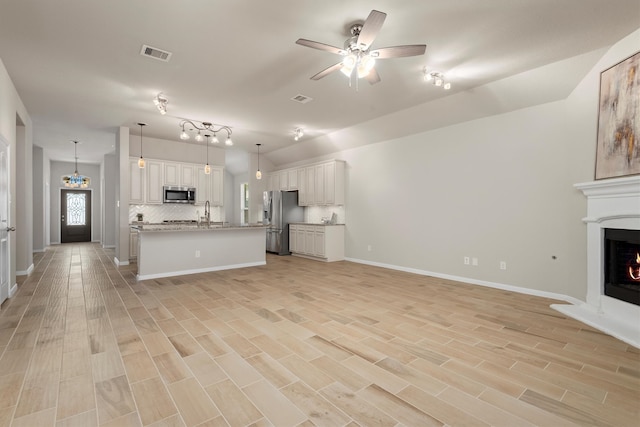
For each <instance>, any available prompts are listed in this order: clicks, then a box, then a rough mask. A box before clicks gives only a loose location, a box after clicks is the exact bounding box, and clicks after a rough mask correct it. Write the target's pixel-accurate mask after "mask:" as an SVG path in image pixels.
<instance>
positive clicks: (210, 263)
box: [132, 224, 266, 280]
mask: <svg viewBox="0 0 640 427" xmlns="http://www.w3.org/2000/svg"><path fill="white" fill-rule="evenodd" d="M132 228H133V229H136V230H137V232H138V275H137V280H147V279H156V278H160V277H171V276H180V275H184V274H194V273H203V272H207V271H217V270H229V269H232V268H244V267H254V266H258V265H265V264H266V233H265V228H264V227H263V226H262V225H261V224H260V225H242V226H234V225H215V226H214V225H210V226H204V227H201V226H196V225H162V224H148V225H146V224H145V225H141V226H135V227H132Z"/></svg>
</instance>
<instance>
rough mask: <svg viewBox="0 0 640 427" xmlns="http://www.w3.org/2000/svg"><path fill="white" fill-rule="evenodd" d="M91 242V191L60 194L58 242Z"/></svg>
mask: <svg viewBox="0 0 640 427" xmlns="http://www.w3.org/2000/svg"><path fill="white" fill-rule="evenodd" d="M90 241H91V190H62V191H61V192H60V242H61V243H77V242H90Z"/></svg>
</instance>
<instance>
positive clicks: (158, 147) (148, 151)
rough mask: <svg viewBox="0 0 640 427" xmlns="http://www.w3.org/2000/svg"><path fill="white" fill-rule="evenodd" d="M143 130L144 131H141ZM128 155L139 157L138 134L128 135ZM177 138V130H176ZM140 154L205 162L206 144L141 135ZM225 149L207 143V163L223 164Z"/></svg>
mask: <svg viewBox="0 0 640 427" xmlns="http://www.w3.org/2000/svg"><path fill="white" fill-rule="evenodd" d="M143 132H144V131H143ZM129 139H130V145H129V156H132V157H140V135H131V134H130V135H129ZM176 139H177V132H176ZM142 144H143V145H142V154H143V156H144V158H145V159H147V158H148V159H159V160H172V161H176V162H185V163H202V164H203V165H204V164H205V163H206V162H205V161H203V160H204V159H206V145H205V143H204V142H200V143H194V142H193V141H192V142H184V141H180V140H177V141H169V140H166V139H157V138H148V137H146V136H144V134H143V135H142ZM224 153H225V150H224V149H223V148H217V147H216V146H214V145H213V144H209V164H210V165H212V166H224V158H225V155H224Z"/></svg>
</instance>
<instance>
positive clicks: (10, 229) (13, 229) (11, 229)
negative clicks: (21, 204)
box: [7, 227, 16, 231]
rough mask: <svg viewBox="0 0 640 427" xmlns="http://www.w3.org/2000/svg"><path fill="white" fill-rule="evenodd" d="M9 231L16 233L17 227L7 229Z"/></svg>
mask: <svg viewBox="0 0 640 427" xmlns="http://www.w3.org/2000/svg"><path fill="white" fill-rule="evenodd" d="M7 231H16V228H15V227H7Z"/></svg>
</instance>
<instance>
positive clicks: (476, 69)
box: [0, 0, 640, 163]
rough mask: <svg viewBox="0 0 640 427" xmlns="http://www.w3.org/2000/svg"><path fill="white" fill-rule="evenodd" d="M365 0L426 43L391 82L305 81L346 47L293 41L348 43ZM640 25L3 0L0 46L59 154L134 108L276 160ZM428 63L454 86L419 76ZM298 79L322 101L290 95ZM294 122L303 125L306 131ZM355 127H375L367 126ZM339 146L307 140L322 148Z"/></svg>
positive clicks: (599, 18)
mask: <svg viewBox="0 0 640 427" xmlns="http://www.w3.org/2000/svg"><path fill="white" fill-rule="evenodd" d="M371 9H377V10H380V11H382V12H385V13H387V15H388V16H387V19H386V21H385V23H384V25H383V27H382V30H381V31H380V33H379V35H378V37H377V39H376V40H375V41H374V43H373V45H372V46H373V48H380V47H386V46H394V45H402V44H426V45H427V51H426V54H425V55H423V56H419V57H412V58H397V59H385V60H379V61H378V62H377V65H376V68H377V70H378V72H379V74H380V76H381V78H382V81H381V82H380V83H378V84H377V85H373V86H371V85H369V84H368V83H366V82H365V81H361V82H359V87H358V90H356V88H355V87H349V85H348V79H347V78H346V77H345V76H343V75H342V74H341V73H334V74H332V75H329V76H327V77H325V78H324V79H322V80H319V81H312V80H310V79H309V77H310V76H312V75H314V74H315V73H317V72H318V71H320V70H322V69H324V68H326V67H328V66H329V65H332V64H334V63H336V62H338V61H339V60H340V57H339V56H337V55H333V54H331V53H328V52H322V51H319V50H314V49H309V48H306V47H302V46H299V45H297V44H295V41H296V40H297V39H298V38H307V39H311V40H315V41H319V42H323V43H327V44H331V45H335V46H339V47H342V44H343V42H344V40H345V39H346V38H347V37H348V29H349V27H350V25H351V24H352V23H354V22H356V21H363V20H364V19H365V18H366V17H367V15H368V14H369V12H370V11H371ZM639 27H640V2H638V0H615V1H602V0H563V1H558V0H482V1H479V0H430V1H412V2H408V1H405V2H399V1H375V0H373V1H359V0H350V1H348V2H347V1H344V0H325V1H322V2H318V1H313V0H270V1H255V0H254V1H250V0H234V1H222V0H208V1H204V0H200V1H196V0H182V1H175V0H134V1H132V0H109V1H87V0H65V1H51V0H19V1H16V0H0V59H1V60H2V61H3V63H4V65H5V67H6V68H7V70H8V72H9V75H10V76H11V79H12V80H13V83H14V84H15V86H16V88H17V90H18V93H19V95H20V97H21V99H22V100H23V102H24V104H25V106H26V108H27V110H28V111H29V114H30V115H31V118H32V119H33V124H34V129H35V130H34V144H36V145H38V146H42V147H45V149H47V151H48V153H49V156H50V157H51V158H52V159H54V160H70V161H72V160H73V144H69V141H70V140H72V139H76V140H80V141H81V142H82V143H83V146H80V147H78V150H79V157H80V161H85V162H99V161H100V160H101V158H102V156H103V154H105V153H107V152H110V151H113V144H114V135H115V130H116V129H117V128H118V127H119V126H127V127H131V128H132V133H133V134H139V129H138V128H137V126H136V125H135V123H137V122H141V121H142V122H146V123H148V125H149V126H147V127H146V128H145V130H144V132H145V136H150V137H155V138H161V139H168V140H175V141H179V139H178V134H179V127H178V122H179V121H180V119H181V118H188V119H194V120H198V121H210V122H214V123H218V124H225V125H228V126H230V127H231V128H232V129H233V139H234V141H235V143H236V145H235V147H234V148H232V149H229V151H228V158H229V159H230V160H232V159H233V158H234V157H237V155H238V154H243V155H244V158H246V154H245V153H246V151H251V152H255V151H256V147H255V144H256V143H261V144H263V145H262V147H261V153H271V156H272V160H273V161H275V162H276V163H283V162H293V161H298V160H300V158H301V157H303V156H304V155H305V154H304V153H305V146H306V145H305V144H309V145H308V146H309V147H311V146H312V144H313V140H314V139H315V140H316V141H323V140H325V139H326V138H327V136H328V135H330V134H332V133H340V131H341V130H343V129H345V128H354V127H358V126H361V127H363V128H364V129H365V130H366V128H367V123H371V121H372V120H374V119H378V118H381V117H383V116H388V115H390V114H393V113H395V112H397V111H400V110H405V109H410V108H413V107H416V106H420V105H422V104H426V103H430V102H432V101H434V100H436V99H438V98H444V97H450V96H455V95H456V94H460V93H463V92H465V91H469V90H472V89H473V88H477V87H479V86H482V85H485V84H487V83H489V82H493V81H496V80H500V79H504V78H505V77H508V76H512V75H515V74H518V73H522V72H523V71H526V70H530V69H533V68H537V67H540V66H543V65H545V64H550V63H553V62H556V61H560V60H562V59H565V58H568V57H572V56H575V55H579V54H582V53H586V52H591V51H594V50H596V49H601V48H603V47H606V46H609V45H611V44H612V43H614V42H615V41H617V40H619V39H621V38H622V37H624V36H626V35H628V34H630V33H631V32H632V31H634V30H636V29H637V28H639ZM143 44H147V45H150V46H153V47H156V48H160V49H164V50H167V51H170V52H172V53H173V56H172V58H171V60H170V62H168V63H165V62H160V61H157V60H154V59H150V58H147V57H143V56H141V55H140V49H141V47H142V45H143ZM425 66H426V67H428V68H429V69H437V70H439V71H442V72H444V73H445V75H446V76H447V77H448V79H449V80H450V81H451V82H452V84H453V89H452V90H450V91H448V92H445V91H443V90H441V89H439V88H436V87H433V86H432V85H430V84H426V83H425V82H423V80H422V69H423V67H425ZM159 92H163V93H164V94H165V96H166V97H167V98H168V99H169V104H168V114H167V115H165V116H162V115H160V114H159V113H158V111H157V110H156V108H155V106H154V105H153V103H152V99H153V97H154V96H155V95H156V94H157V93H159ZM297 94H303V95H306V96H309V97H311V98H313V101H312V102H310V103H308V104H304V105H301V104H298V103H296V102H293V101H291V100H290V98H292V97H294V96H295V95H297ZM448 113H449V114H451V115H455V114H456V112H455V111H450V112H448ZM388 122H389V126H394V125H393V121H388ZM398 126H399V125H398ZM296 127H302V128H304V129H305V132H306V135H305V137H304V138H303V140H302V141H300V142H294V140H293V129H294V128H296ZM391 131H393V129H391ZM343 133H344V132H343ZM358 137H359V138H361V139H362V140H363V141H364V142H362V143H365V142H366V141H367V140H368V138H367V135H366V131H365V132H361V133H358ZM370 140H374V138H370ZM294 145H295V147H292V146H294ZM87 148H88V149H87ZM330 150H331V147H326V148H323V147H322V146H321V147H320V148H318V144H316V145H315V146H314V154H322V153H323V151H324V152H326V153H329V152H330ZM276 151H277V153H275V152H276ZM287 152H290V153H291V154H290V155H287V154H286V153H287ZM234 154H235V156H234ZM267 157H269V154H267Z"/></svg>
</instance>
